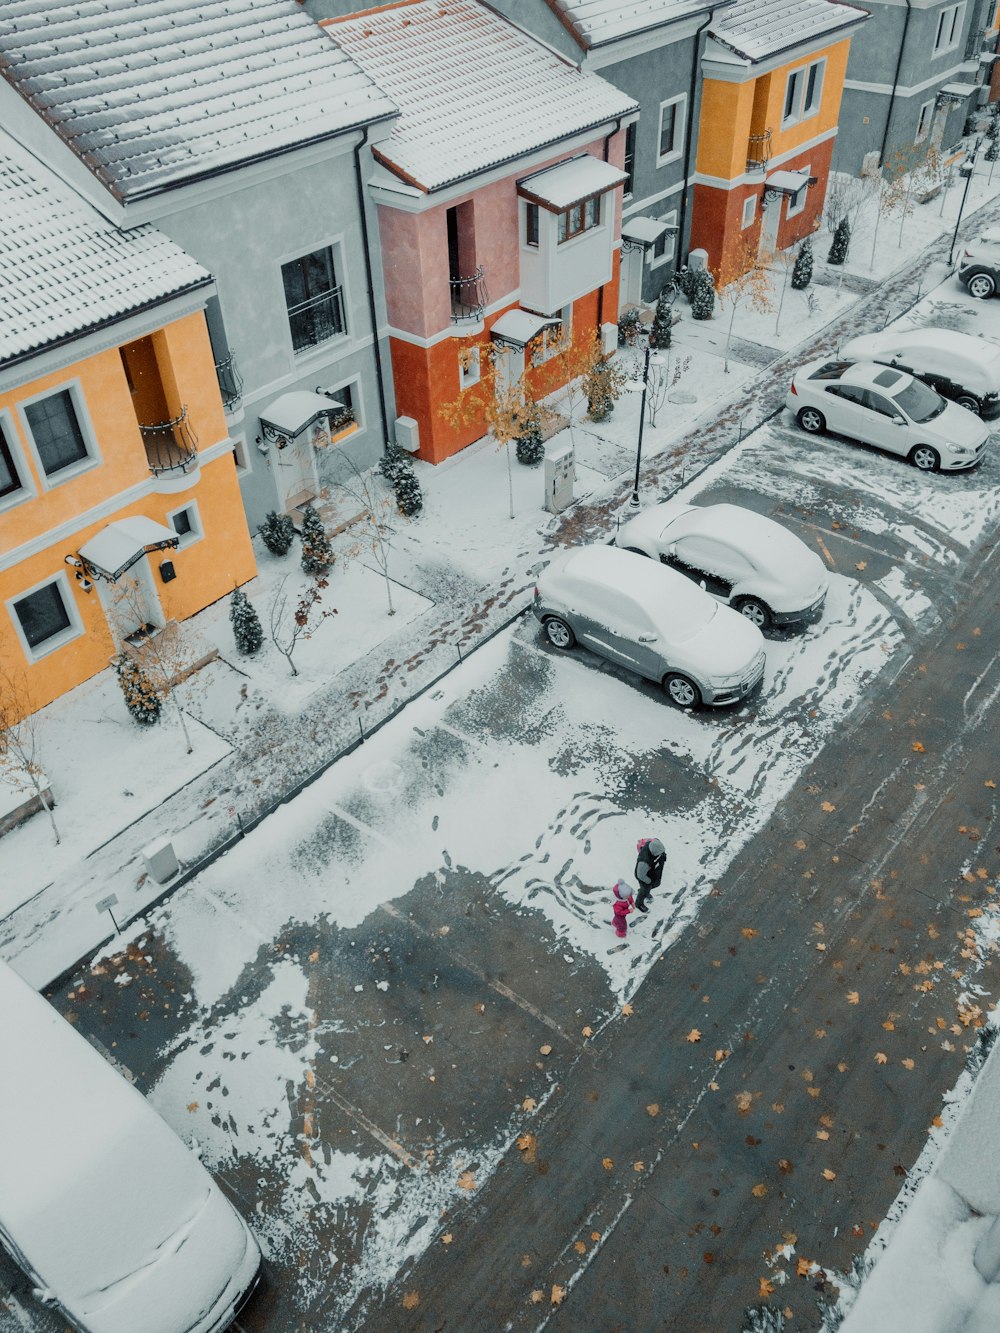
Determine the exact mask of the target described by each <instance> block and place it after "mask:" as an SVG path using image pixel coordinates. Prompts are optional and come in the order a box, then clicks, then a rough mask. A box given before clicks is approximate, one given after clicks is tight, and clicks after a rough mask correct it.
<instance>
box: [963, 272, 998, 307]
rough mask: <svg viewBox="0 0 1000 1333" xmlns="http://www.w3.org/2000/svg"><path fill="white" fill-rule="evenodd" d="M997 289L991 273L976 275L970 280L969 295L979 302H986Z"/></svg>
mask: <svg viewBox="0 0 1000 1333" xmlns="http://www.w3.org/2000/svg"><path fill="white" fill-rule="evenodd" d="M996 289H997V285H996V283H995V282H994V281H993V278H992V277H991V276H990V275H989V273H976V274H975V275H974V276H973V277H971V278H970V279H969V295H970V296H974V297H975V298H976V300H977V301H985V300H986V298H987V297H988V296H992V295H993V293H994V292H995V291H996Z"/></svg>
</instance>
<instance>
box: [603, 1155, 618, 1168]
mask: <svg viewBox="0 0 1000 1333" xmlns="http://www.w3.org/2000/svg"><path fill="white" fill-rule="evenodd" d="M601 1166H603V1167H604V1169H605V1171H613V1170H614V1166H615V1164H614V1162H613V1161H612V1160H611V1158H610V1157H605V1158H602V1160H601Z"/></svg>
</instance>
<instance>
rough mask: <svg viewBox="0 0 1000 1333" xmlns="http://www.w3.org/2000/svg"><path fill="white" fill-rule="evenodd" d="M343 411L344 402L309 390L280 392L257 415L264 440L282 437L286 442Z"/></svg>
mask: <svg viewBox="0 0 1000 1333" xmlns="http://www.w3.org/2000/svg"><path fill="white" fill-rule="evenodd" d="M342 408H343V403H341V402H340V400H339V399H338V398H333V397H330V396H328V395H327V394H325V393H313V392H312V391H311V390H309V389H296V390H294V391H293V392H292V393H283V394H282V395H281V397H280V398H275V400H274V402H273V403H268V405H267V407H265V408H264V410H263V412H261V414H260V424H261V427H262V429H263V432H264V438H265V439H268V440H274V439H277V437H278V436H279V435H283V436H285V438H286V439H289V440H294V438H295V436H296V435H301V434H302V432H303V431H304V430H306V429H308V427H309V426H311V425H312V424H313V423H314V422H315V421H317V420H318V419H319V418H320V417H325V416H327V415H328V414H329V413H330V412H335V411H337V410H339V409H342Z"/></svg>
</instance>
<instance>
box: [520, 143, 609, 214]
mask: <svg viewBox="0 0 1000 1333" xmlns="http://www.w3.org/2000/svg"><path fill="white" fill-rule="evenodd" d="M626 180H628V176H626V174H625V172H624V171H621V170H620V169H619V168H618V167H613V166H612V165H611V163H610V162H602V161H601V159H600V158H599V157H591V155H590V154H589V153H584V155H583V156H582V157H573V158H570V160H569V161H568V162H560V163H559V164H558V165H557V166H554V167H546V169H545V170H544V171H536V172H535V174H534V175H533V176H526V177H525V178H524V179H523V180H520V181H518V183H517V192H518V194H519V195H521V197H522V198H524V199H530V200H531V202H532V203H533V204H540V205H541V206H542V208H547V209H548V210H549V212H551V213H563V212H565V211H566V209H567V208H572V207H573V205H574V204H582V203H583V201H584V200H585V199H593V198H595V197H596V196H597V195H599V194H606V193H607V191H608V190H613V189H614V188H615V186H616V185H621V184H622V183H623V182H624V181H626Z"/></svg>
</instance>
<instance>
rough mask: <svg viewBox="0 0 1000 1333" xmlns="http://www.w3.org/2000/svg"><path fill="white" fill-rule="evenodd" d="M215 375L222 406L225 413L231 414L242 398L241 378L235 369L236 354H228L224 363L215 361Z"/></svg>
mask: <svg viewBox="0 0 1000 1333" xmlns="http://www.w3.org/2000/svg"><path fill="white" fill-rule="evenodd" d="M215 373H216V376H217V377H218V380H219V392H220V393H221V394H222V406H223V407H224V408H225V410H226V411H227V412H233V411H234V410H235V409H236V408H237V407H239V405H240V399H241V398H242V397H243V376H242V375H241V374H240V372H239V370H238V369H237V367H236V354H235V353H234V352H230V353H229V355H228V356H227V357H226V359H225V360H224V361H216V363H215Z"/></svg>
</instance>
